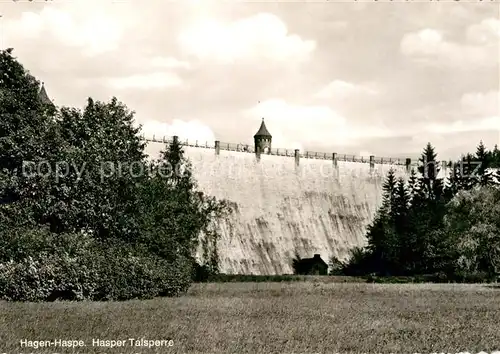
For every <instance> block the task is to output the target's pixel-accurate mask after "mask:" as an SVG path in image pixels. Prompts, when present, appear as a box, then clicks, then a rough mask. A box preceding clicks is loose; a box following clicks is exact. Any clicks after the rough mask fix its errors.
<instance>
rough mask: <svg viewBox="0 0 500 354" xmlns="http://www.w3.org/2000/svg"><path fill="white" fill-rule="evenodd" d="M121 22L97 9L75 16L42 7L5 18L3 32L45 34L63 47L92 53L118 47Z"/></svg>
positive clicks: (40, 36)
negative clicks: (81, 15) (82, 17)
mask: <svg viewBox="0 0 500 354" xmlns="http://www.w3.org/2000/svg"><path fill="white" fill-rule="evenodd" d="M89 6H91V5H89ZM124 24H125V23H124V22H119V21H117V20H116V19H115V18H114V17H112V16H108V15H106V14H105V13H104V12H100V11H98V10H97V9H96V10H95V12H94V13H92V16H89V17H87V18H84V19H78V18H77V16H76V15H75V13H72V12H69V11H66V9H59V8H57V7H54V6H45V7H43V9H42V10H41V11H40V12H39V13H34V12H23V13H22V14H21V17H20V18H19V19H17V20H11V21H9V22H8V23H7V24H6V27H7V28H6V30H7V31H6V32H7V33H9V34H10V35H11V36H14V37H17V38H23V39H43V38H44V37H45V36H47V35H49V36H51V37H53V38H55V39H56V40H57V41H58V42H59V43H61V44H62V45H64V46H68V47H78V48H80V49H81V50H82V53H83V54H85V55H89V56H94V55H98V54H101V53H104V52H108V51H113V50H115V49H117V48H118V45H119V43H120V41H121V39H122V37H123V33H124Z"/></svg>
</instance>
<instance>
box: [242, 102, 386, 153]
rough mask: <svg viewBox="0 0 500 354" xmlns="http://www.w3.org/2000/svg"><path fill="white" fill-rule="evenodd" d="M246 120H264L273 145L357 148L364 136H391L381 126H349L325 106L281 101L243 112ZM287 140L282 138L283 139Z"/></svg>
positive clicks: (344, 119)
mask: <svg viewBox="0 0 500 354" xmlns="http://www.w3.org/2000/svg"><path fill="white" fill-rule="evenodd" d="M245 114H246V116H247V117H253V119H257V118H256V117H264V118H265V121H266V126H267V127H268V129H269V130H270V133H271V135H272V136H273V145H274V146H276V147H283V148H289V146H290V145H287V144H292V143H295V144H296V145H297V144H300V145H302V144H308V145H329V144H330V145H332V144H335V145H356V144H357V143H358V142H359V139H362V138H366V137H380V136H390V134H391V133H390V132H389V131H388V130H387V129H385V128H384V127H378V126H375V125H363V126H362V125H350V124H349V121H348V120H347V119H346V118H345V117H343V116H341V115H339V114H338V113H337V112H335V110H333V109H332V108H331V107H330V106H327V105H297V104H292V103H288V102H286V101H284V100H281V99H271V100H267V101H263V102H261V103H259V104H258V105H256V106H254V107H252V108H251V109H249V110H247V111H246V112H245ZM271 127H279V129H278V131H276V130H272V129H271ZM285 136H286V137H287V138H286V139H284V137H285Z"/></svg>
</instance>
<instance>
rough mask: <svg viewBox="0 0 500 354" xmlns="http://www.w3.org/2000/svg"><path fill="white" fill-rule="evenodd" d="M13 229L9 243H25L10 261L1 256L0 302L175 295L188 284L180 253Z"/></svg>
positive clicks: (43, 231) (85, 237)
mask: <svg viewBox="0 0 500 354" xmlns="http://www.w3.org/2000/svg"><path fill="white" fill-rule="evenodd" d="M16 231H17V233H16V234H14V235H13V237H12V244H14V245H16V244H18V242H20V240H24V241H26V242H27V244H26V245H25V246H24V247H21V248H19V249H18V252H15V253H14V254H13V257H12V258H11V259H10V260H8V261H7V260H6V259H5V254H4V255H3V257H4V259H2V261H0V298H2V299H4V300H11V301H54V300H57V299H60V300H127V299H147V298H153V297H155V296H176V295H179V294H181V293H183V292H185V291H186V290H187V289H188V288H189V285H190V281H191V279H190V274H191V267H190V266H189V265H188V264H187V261H184V260H183V259H181V258H180V257H178V258H177V259H175V260H173V261H166V260H164V259H161V258H159V257H157V256H152V255H147V254H145V253H144V252H143V251H141V250H140V249H138V248H132V247H131V246H129V245H125V244H123V245H116V244H115V245H105V244H102V243H99V242H97V241H95V240H93V239H92V238H91V237H90V236H88V235H84V234H65V235H55V234H51V233H47V232H46V230H39V231H37V232H35V231H33V230H27V231H26V232H24V233H22V232H20V231H21V230H20V229H18V230H16ZM5 241H6V239H5V237H4V238H3V242H4V243H5ZM51 242H54V243H52V244H51ZM28 245H31V246H32V247H33V250H28V247H29V246H28ZM34 250H36V251H37V253H35V252H34ZM25 253H30V254H28V255H26V256H25V255H24V254H25Z"/></svg>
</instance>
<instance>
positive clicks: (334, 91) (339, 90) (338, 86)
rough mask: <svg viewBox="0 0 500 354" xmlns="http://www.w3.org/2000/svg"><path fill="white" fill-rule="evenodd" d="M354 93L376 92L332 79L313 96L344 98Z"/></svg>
mask: <svg viewBox="0 0 500 354" xmlns="http://www.w3.org/2000/svg"><path fill="white" fill-rule="evenodd" d="M356 94H368V95H375V94H377V90H375V89H373V88H370V87H367V86H362V85H356V84H353V83H350V82H345V81H342V80H334V81H332V82H330V83H329V84H328V85H326V86H325V87H323V88H322V89H321V90H319V91H318V92H316V93H315V94H314V95H313V97H314V98H320V99H345V98H348V97H351V96H353V95H356Z"/></svg>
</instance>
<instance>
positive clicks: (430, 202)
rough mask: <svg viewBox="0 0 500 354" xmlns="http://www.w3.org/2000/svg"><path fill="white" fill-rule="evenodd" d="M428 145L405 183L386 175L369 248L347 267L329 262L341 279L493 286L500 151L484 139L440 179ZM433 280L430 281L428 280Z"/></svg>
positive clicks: (499, 256) (499, 241)
mask: <svg viewBox="0 0 500 354" xmlns="http://www.w3.org/2000/svg"><path fill="white" fill-rule="evenodd" d="M436 161H438V159H437V153H436V152H435V149H434V148H433V146H432V145H431V144H430V143H429V144H427V146H426V147H425V149H424V150H423V153H422V155H421V157H420V160H419V162H420V163H419V167H418V169H417V170H412V171H411V175H410V176H409V178H408V180H407V181H405V180H404V179H402V178H396V177H395V174H394V171H393V170H391V171H389V173H388V175H387V176H386V179H385V182H384V186H383V193H384V198H383V203H382V206H381V207H380V208H379V210H378V211H377V214H376V217H375V220H374V221H373V222H372V224H371V225H370V226H369V228H368V231H367V239H368V245H367V247H365V248H356V249H353V250H352V251H351V257H350V259H349V260H348V261H347V262H340V261H339V260H338V259H335V258H334V259H332V260H331V267H332V269H333V270H332V272H333V273H335V274H346V275H369V274H370V275H375V276H423V275H432V276H433V277H432V279H435V280H440V281H491V280H496V279H497V278H498V276H499V274H500V189H499V184H500V183H499V182H500V169H498V167H499V166H500V151H499V149H498V147H497V146H495V147H494V149H493V150H488V149H487V148H486V147H485V146H484V144H483V143H482V142H480V143H479V145H478V146H477V151H476V152H475V153H474V154H472V153H468V154H465V155H464V157H463V158H462V159H460V160H459V161H456V162H451V163H449V165H448V166H446V167H447V168H448V170H449V171H450V172H449V175H448V176H446V178H438V174H439V172H440V169H441V168H443V166H440V164H439V163H438V162H436ZM429 279H431V278H429Z"/></svg>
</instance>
